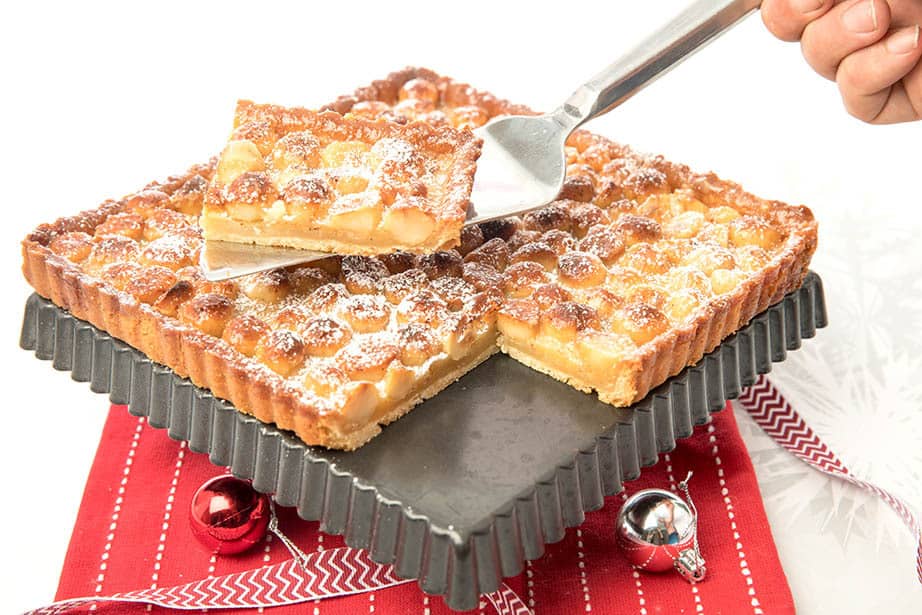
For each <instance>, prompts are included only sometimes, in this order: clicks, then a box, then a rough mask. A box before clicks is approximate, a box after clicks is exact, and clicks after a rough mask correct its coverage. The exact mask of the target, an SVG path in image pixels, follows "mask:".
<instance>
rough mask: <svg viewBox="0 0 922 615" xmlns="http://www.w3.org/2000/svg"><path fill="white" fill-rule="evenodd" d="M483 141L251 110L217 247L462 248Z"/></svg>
mask: <svg viewBox="0 0 922 615" xmlns="http://www.w3.org/2000/svg"><path fill="white" fill-rule="evenodd" d="M480 145H481V141H480V139H479V138H477V137H475V136H474V135H473V134H472V133H471V132H470V131H462V130H455V129H453V128H451V127H449V126H447V125H442V126H430V125H428V124H425V123H422V122H410V123H408V124H403V125H401V124H395V123H393V122H387V121H384V120H370V119H365V118H361V117H349V118H344V117H342V116H341V115H339V114H337V113H333V112H330V111H326V112H319V113H318V112H316V111H311V110H308V109H301V108H285V107H279V106H276V105H257V104H254V103H252V102H250V101H240V102H239V103H238V104H237V111H236V113H235V116H234V131H233V132H232V133H231V136H230V140H229V142H228V144H227V147H225V149H224V151H223V152H222V153H221V156H220V157H219V159H218V165H217V170H216V173H215V174H214V177H213V178H212V181H211V185H210V187H209V189H208V191H207V193H206V197H205V206H204V208H203V210H202V219H201V225H202V229H203V230H204V235H205V238H206V239H215V240H223V241H235V242H243V243H256V244H262V245H278V246H289V247H295V248H304V249H310V250H319V251H323V252H331V253H336V254H366V255H372V254H383V253H389V252H394V251H397V250H404V251H408V252H414V253H427V252H434V251H437V250H440V249H448V248H451V247H454V246H456V245H458V243H459V237H460V234H461V227H462V226H463V224H464V220H465V216H466V213H467V206H468V202H469V197H470V193H471V188H472V186H473V181H474V168H475V164H476V161H477V157H478V156H479V155H480Z"/></svg>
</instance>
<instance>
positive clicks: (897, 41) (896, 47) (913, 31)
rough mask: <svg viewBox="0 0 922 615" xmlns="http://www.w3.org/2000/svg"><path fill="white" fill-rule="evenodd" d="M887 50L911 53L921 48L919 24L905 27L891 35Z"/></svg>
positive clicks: (897, 52) (896, 52)
mask: <svg viewBox="0 0 922 615" xmlns="http://www.w3.org/2000/svg"><path fill="white" fill-rule="evenodd" d="M884 44H885V45H886V46H887V51H889V52H890V53H895V54H901V53H909V52H910V51H913V50H915V49H918V48H919V26H915V27H914V28H903V29H902V30H898V31H896V32H894V33H893V34H891V35H890V38H888V39H887V42H886V43H884Z"/></svg>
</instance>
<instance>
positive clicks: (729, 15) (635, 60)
mask: <svg viewBox="0 0 922 615" xmlns="http://www.w3.org/2000/svg"><path fill="white" fill-rule="evenodd" d="M761 4H762V3H761V2H760V1H758V0H697V1H696V2H694V3H693V4H692V5H691V6H689V7H688V8H687V9H685V11H683V12H682V13H680V14H679V15H678V16H676V17H675V18H673V19H672V20H671V21H669V22H668V23H667V24H665V25H664V26H662V27H661V28H660V29H659V30H657V31H656V32H654V33H653V34H651V35H650V36H648V37H647V38H645V39H644V40H643V41H641V42H640V43H639V44H637V45H636V46H635V47H634V48H633V49H631V50H630V51H628V52H627V53H626V54H624V55H623V56H621V58H620V59H618V60H616V61H615V62H614V63H612V64H610V65H609V66H608V67H606V68H605V69H604V70H602V71H601V72H599V73H598V74H597V75H596V76H595V77H593V78H592V79H590V80H589V81H587V82H586V83H585V84H584V85H582V86H580V87H579V88H578V89H577V90H576V91H575V92H573V94H572V95H571V96H570V98H568V99H567V100H566V102H564V104H563V105H561V107H559V108H558V109H557V110H556V111H555V112H554V115H556V116H557V118H558V121H560V122H561V123H562V124H563V125H564V126H565V127H567V128H568V129H569V130H571V131H572V130H574V129H576V128H577V127H579V126H581V125H582V124H584V123H585V122H588V121H589V120H591V119H592V118H594V117H598V116H600V115H602V114H604V113H607V112H608V111H611V110H612V109H614V108H615V107H617V106H618V105H620V104H621V103H623V102H624V101H626V100H627V99H628V98H630V97H631V96H633V95H634V94H636V93H637V92H639V91H640V90H641V89H643V88H644V87H645V86H646V85H647V84H649V83H652V82H653V81H654V80H655V79H657V78H658V77H660V76H661V75H664V74H665V73H666V72H667V71H669V69H671V68H672V67H673V66H676V65H677V64H679V63H680V62H681V61H682V60H684V59H685V58H687V57H688V56H690V55H692V54H693V53H694V52H695V51H697V50H698V49H700V48H702V47H704V46H705V45H706V44H707V43H709V42H710V41H712V40H713V39H715V38H717V37H718V36H719V35H721V34H723V33H724V32H726V31H727V30H729V29H730V28H731V27H733V26H734V25H736V24H737V23H738V22H739V21H740V20H742V19H743V17H746V16H747V15H748V14H749V13H751V12H752V11H754V10H756V9H757V8H759V5H761Z"/></svg>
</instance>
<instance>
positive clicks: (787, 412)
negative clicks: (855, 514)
mask: <svg viewBox="0 0 922 615" xmlns="http://www.w3.org/2000/svg"><path fill="white" fill-rule="evenodd" d="M739 402H740V404H742V406H743V407H744V408H745V409H746V411H747V412H749V414H750V415H751V416H752V418H754V419H755V421H756V423H758V424H759V426H760V427H761V428H762V429H763V430H764V431H765V433H767V434H768V435H769V436H771V437H772V439H773V440H775V442H777V443H778V444H780V445H781V446H782V447H784V448H785V449H786V450H787V451H788V452H790V453H792V454H793V455H794V456H795V457H797V458H798V459H800V460H801V461H803V462H804V463H806V464H808V465H810V466H812V467H813V468H815V469H817V470H819V471H820V472H823V473H824V474H828V475H829V476H835V477H836V478H840V479H842V480H844V481H847V482H849V483H851V484H853V485H855V486H856V487H860V488H861V489H863V490H865V491H867V492H869V493H873V494H874V495H876V496H877V497H879V498H880V499H882V500H883V501H884V502H886V503H887V504H888V505H889V506H890V508H892V509H893V510H894V511H895V512H896V514H898V515H899V516H900V519H902V520H903V523H905V524H906V527H908V528H909V530H910V531H911V532H912V533H913V535H914V536H915V539H916V540H917V541H918V546H917V549H916V574H917V575H918V577H919V583H922V524H920V523H919V519H918V517H916V516H915V514H913V512H912V510H911V509H910V508H909V507H908V506H907V505H906V504H905V503H904V502H903V501H902V500H900V499H899V498H898V497H896V496H895V495H893V494H892V493H890V492H889V491H887V490H886V489H882V488H881V487H878V486H877V485H874V484H872V483H869V482H867V481H864V480H861V479H860V478H858V477H856V476H855V475H854V474H852V473H851V472H850V471H849V469H848V468H847V467H845V464H844V463H842V460H841V459H839V458H838V457H837V456H836V454H835V453H833V452H832V451H831V450H829V447H828V446H826V444H825V443H824V442H823V441H822V440H820V438H819V436H817V435H816V434H815V433H814V432H813V430H812V429H810V427H809V426H808V425H807V423H806V422H804V420H803V419H802V418H801V417H800V415H799V414H797V412H795V411H794V408H792V407H791V404H789V403H788V401H787V400H786V399H785V398H784V396H783V395H781V392H780V391H778V389H776V388H775V386H774V385H773V384H772V383H771V382H770V381H769V380H768V378H766V377H765V376H759V378H758V379H757V380H756V382H755V384H753V385H752V386H751V387H749V388H748V389H746V390H744V391H743V393H742V394H741V395H740V398H739Z"/></svg>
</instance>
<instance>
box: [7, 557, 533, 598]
mask: <svg viewBox="0 0 922 615" xmlns="http://www.w3.org/2000/svg"><path fill="white" fill-rule="evenodd" d="M411 581H412V579H400V578H398V577H397V576H396V575H395V574H394V572H393V570H392V569H391V567H390V566H385V565H382V564H378V563H376V562H373V561H372V560H371V559H370V558H369V557H368V555H367V554H365V552H363V551H361V550H359V549H352V548H349V547H342V548H339V549H328V550H326V551H321V552H317V553H311V554H309V555H305V556H304V558H303V560H302V561H301V562H298V561H297V560H295V559H289V560H286V561H284V562H282V563H279V564H275V565H273V566H263V567H262V568H256V569H253V570H246V571H244V572H237V573H234V574H228V575H225V576H221V577H213V578H210V579H202V580H200V581H194V582H192V583H186V584H184V585H175V586H173V587H162V588H156V589H145V590H139V591H133V592H124V593H118V594H112V595H111V596H92V597H86V598H72V599H69V600H61V601H59V602H55V603H54V604H50V605H48V606H45V607H42V608H40V609H36V610H34V611H29V612H28V613H26V614H25V615H57V614H58V613H64V612H66V611H68V610H70V609H72V608H76V607H79V606H86V605H89V604H93V603H102V602H121V603H126V602H134V603H142V604H151V605H155V606H161V607H167V608H171V609H179V610H192V609H217V608H221V609H242V608H258V607H273V606H283V605H289V604H298V603H300V602H306V601H308V600H317V599H322V598H335V597H338V596H348V595H351V594H359V593H363V592H368V591H375V590H381V589H386V588H388V587H393V586H395V585H402V584H404V583H410V582H411ZM486 598H487V599H488V600H489V601H490V603H491V604H492V605H493V607H494V608H495V609H496V612H497V613H499V615H531V611H530V610H529V609H528V607H527V606H525V603H524V602H523V601H522V599H521V598H519V596H518V595H517V594H516V593H515V592H514V591H513V590H512V589H511V588H510V587H509V586H508V585H506V584H503V586H502V587H501V588H500V589H499V590H498V591H495V592H493V593H492V594H487V595H486Z"/></svg>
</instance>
